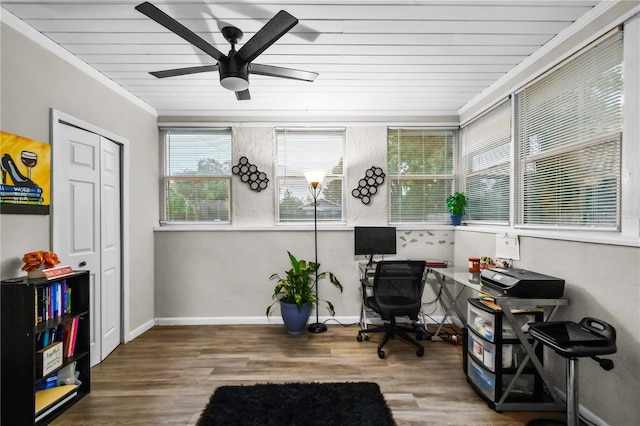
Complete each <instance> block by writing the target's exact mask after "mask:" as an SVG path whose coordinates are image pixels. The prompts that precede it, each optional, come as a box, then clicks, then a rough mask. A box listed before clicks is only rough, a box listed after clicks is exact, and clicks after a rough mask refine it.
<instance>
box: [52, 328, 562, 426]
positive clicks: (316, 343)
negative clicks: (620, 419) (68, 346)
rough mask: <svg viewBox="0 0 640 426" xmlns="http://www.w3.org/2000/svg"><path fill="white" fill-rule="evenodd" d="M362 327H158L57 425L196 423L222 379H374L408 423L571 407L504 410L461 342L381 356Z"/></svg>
mask: <svg viewBox="0 0 640 426" xmlns="http://www.w3.org/2000/svg"><path fill="white" fill-rule="evenodd" d="M357 332H358V326H357V325H356V326H351V327H344V326H341V325H329V330H328V331H327V332H326V333H322V334H311V333H307V332H305V333H304V334H302V335H299V336H292V335H289V334H288V333H287V332H286V330H285V328H284V326H282V325H216V326H175V327H174V326H172V327H154V328H153V329H151V330H149V331H148V332H146V333H144V334H143V335H142V336H140V337H138V338H137V339H135V340H134V341H132V342H130V343H128V344H126V345H121V346H119V347H118V348H117V349H116V350H115V351H114V352H113V353H112V354H111V355H109V357H108V358H107V359H106V360H104V361H103V362H102V363H101V364H99V365H97V366H95V367H94V368H93V369H92V370H91V374H92V377H91V381H92V386H91V387H92V389H91V393H90V394H89V395H88V396H86V397H85V398H84V399H83V400H81V401H80V402H79V403H77V404H76V405H74V406H73V407H71V408H70V409H69V410H68V411H66V412H65V413H64V414H63V415H61V416H60V417H58V418H57V419H56V420H55V421H54V422H53V423H52V424H53V425H58V426H60V425H194V424H195V423H196V421H197V419H198V417H199V416H200V412H201V411H202V409H203V408H204V406H205V405H206V404H207V402H208V400H209V397H210V396H211V394H212V393H213V391H214V390H215V389H216V388H217V387H218V386H222V385H237V384H245V385H247V384H254V383H267V382H269V383H286V382H332V381H335V382H348V381H372V382H376V383H378V384H379V385H380V388H381V389H382V392H383V394H384V396H385V399H386V400H387V403H388V404H389V406H390V407H391V410H392V412H393V416H394V418H395V420H396V422H397V423H398V425H399V426H406V425H501V426H506V425H525V424H526V423H527V422H528V421H529V420H531V419H534V418H540V417H552V418H560V419H561V418H563V417H564V416H563V415H562V413H529V412H504V413H496V412H495V411H493V410H491V409H490V408H489V407H488V406H487V404H486V403H485V402H484V401H483V400H482V399H481V398H480V397H479V396H478V395H477V394H476V393H475V391H474V390H473V389H472V388H471V387H470V385H469V384H468V383H467V381H466V378H465V375H464V372H463V370H462V346H460V345H457V344H455V343H451V342H449V341H444V340H440V339H437V338H435V339H434V340H433V341H423V344H424V346H425V354H424V357H422V358H419V357H417V356H416V354H415V350H414V349H413V348H412V347H410V346H409V345H407V344H406V343H404V342H402V341H401V340H399V339H396V340H392V341H391V342H390V343H388V344H387V346H386V347H385V348H387V349H386V353H387V357H386V358H385V359H383V360H381V359H379V358H378V355H377V342H379V339H380V338H381V335H379V334H371V339H370V340H369V341H364V342H358V341H357V340H356V335H357Z"/></svg>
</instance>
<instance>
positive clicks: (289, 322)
mask: <svg viewBox="0 0 640 426" xmlns="http://www.w3.org/2000/svg"><path fill="white" fill-rule="evenodd" d="M280 313H281V314H282V320H283V321H284V325H286V326H287V330H288V331H289V334H301V333H303V332H304V329H305V327H306V325H307V320H308V319H309V314H311V305H309V304H308V303H303V304H302V307H301V308H298V305H296V304H295V303H286V302H283V301H282V300H281V301H280Z"/></svg>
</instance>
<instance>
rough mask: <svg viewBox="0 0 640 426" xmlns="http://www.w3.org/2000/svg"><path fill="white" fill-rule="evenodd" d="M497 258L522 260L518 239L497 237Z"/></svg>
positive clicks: (505, 236)
mask: <svg viewBox="0 0 640 426" xmlns="http://www.w3.org/2000/svg"><path fill="white" fill-rule="evenodd" d="M496 257H497V258H498V259H512V260H520V244H519V243H518V237H517V236H516V237H510V236H508V235H496Z"/></svg>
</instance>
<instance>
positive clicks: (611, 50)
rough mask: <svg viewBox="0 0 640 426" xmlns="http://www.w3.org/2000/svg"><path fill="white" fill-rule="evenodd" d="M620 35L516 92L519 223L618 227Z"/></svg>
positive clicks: (517, 203)
mask: <svg viewBox="0 0 640 426" xmlns="http://www.w3.org/2000/svg"><path fill="white" fill-rule="evenodd" d="M622 94H623V85H622V32H621V31H616V32H615V33H614V34H613V35H609V36H608V37H605V38H604V39H601V40H599V41H598V42H596V43H595V44H594V45H593V46H590V47H588V48H587V49H585V50H583V51H582V52H579V54H578V55H577V56H576V57H574V58H570V60H568V61H567V62H565V63H564V64H562V65H561V66H560V67H558V68H557V69H555V70H553V71H552V72H549V73H548V74H546V75H544V76H542V77H541V78H540V79H538V80H537V81H534V82H533V83H532V84H531V85H529V86H527V87H526V88H524V89H523V90H522V91H521V92H519V93H517V94H516V114H517V122H516V132H517V133H516V138H517V143H518V144H517V147H518V151H517V153H516V156H517V161H518V162H517V165H516V179H517V185H516V188H517V191H518V194H517V196H516V212H517V216H516V224H517V225H519V226H542V227H555V228H567V229H571V228H577V229H607V230H617V229H619V228H620V180H621V171H620V161H621V154H620V149H621V146H620V145H621V133H622V112H623V111H622Z"/></svg>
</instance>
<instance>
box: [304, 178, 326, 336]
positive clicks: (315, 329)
mask: <svg viewBox="0 0 640 426" xmlns="http://www.w3.org/2000/svg"><path fill="white" fill-rule="evenodd" d="M326 174H327V171H326V170H319V169H318V170H305V171H304V177H305V178H306V179H307V182H309V191H311V195H312V196H313V236H314V242H315V250H316V322H315V323H314V324H309V327H308V328H307V330H309V331H310V332H312V333H323V332H325V331H327V326H326V325H325V324H322V323H321V322H320V320H319V317H318V302H319V299H318V267H317V265H318V195H320V192H321V191H322V184H321V182H322V179H323V178H324V175H326Z"/></svg>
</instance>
